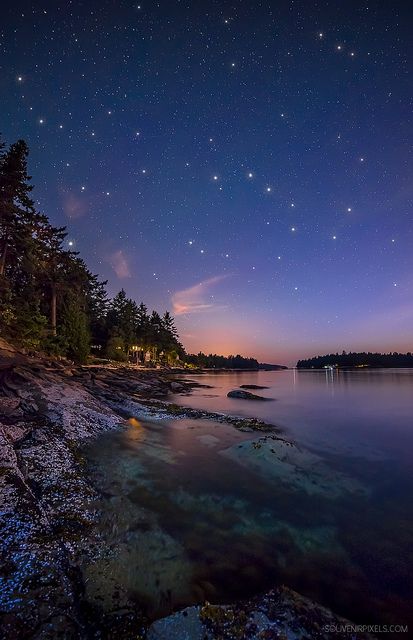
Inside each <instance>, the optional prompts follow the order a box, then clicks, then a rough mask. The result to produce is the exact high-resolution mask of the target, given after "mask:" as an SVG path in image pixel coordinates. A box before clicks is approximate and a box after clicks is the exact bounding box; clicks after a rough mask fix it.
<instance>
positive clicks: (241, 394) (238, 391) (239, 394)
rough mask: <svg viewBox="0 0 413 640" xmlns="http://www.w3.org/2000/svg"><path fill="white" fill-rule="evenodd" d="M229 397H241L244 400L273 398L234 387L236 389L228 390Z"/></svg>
mask: <svg viewBox="0 0 413 640" xmlns="http://www.w3.org/2000/svg"><path fill="white" fill-rule="evenodd" d="M227 397H228V398H241V399H242V400H271V398H263V396H257V395H256V394H255V393H250V392H249V391H243V390H242V389H234V391H228V393H227Z"/></svg>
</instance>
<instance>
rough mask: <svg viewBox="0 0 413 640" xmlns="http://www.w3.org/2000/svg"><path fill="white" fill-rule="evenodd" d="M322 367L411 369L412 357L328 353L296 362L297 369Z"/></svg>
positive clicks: (394, 353) (389, 354) (396, 353)
mask: <svg viewBox="0 0 413 640" xmlns="http://www.w3.org/2000/svg"><path fill="white" fill-rule="evenodd" d="M323 367H383V368H389V367H396V368H397V367H413V355H412V354H411V353H410V352H408V353H398V352H397V351H394V352H393V353H371V352H367V353H366V352H365V351H363V352H362V353H353V352H350V353H346V352H345V351H343V352H342V353H341V354H338V353H330V354H329V355H326V356H316V357H315V358H308V359H307V360H299V361H298V362H297V368H298V369H322V368H323Z"/></svg>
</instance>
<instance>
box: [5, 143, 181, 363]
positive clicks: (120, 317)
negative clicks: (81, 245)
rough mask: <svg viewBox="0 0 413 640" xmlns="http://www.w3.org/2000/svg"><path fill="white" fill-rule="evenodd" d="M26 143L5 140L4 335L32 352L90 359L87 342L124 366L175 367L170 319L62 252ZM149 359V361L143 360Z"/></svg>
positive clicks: (177, 353)
mask: <svg viewBox="0 0 413 640" xmlns="http://www.w3.org/2000/svg"><path fill="white" fill-rule="evenodd" d="M28 153H29V150H28V147H27V145H26V143H25V142H24V141H23V140H19V141H18V142H16V143H14V144H11V145H10V146H9V147H8V148H6V145H5V144H4V143H3V142H2V141H1V140H0V332H1V334H2V335H4V337H6V338H10V339H12V340H13V341H14V342H16V343H17V344H19V345H21V346H22V347H25V348H27V349H29V350H37V349H41V350H43V351H45V352H46V353H48V354H50V355H55V356H65V357H68V358H70V359H72V360H75V361H76V362H85V361H86V359H87V356H88V354H89V350H90V345H92V347H93V348H95V349H99V350H100V353H99V355H100V354H106V355H107V356H108V357H110V358H113V359H116V360H119V361H127V360H128V359H130V358H132V356H133V355H134V356H135V361H136V360H137V358H136V354H139V358H138V359H140V360H141V361H144V359H148V356H146V354H150V359H151V360H152V361H163V362H176V360H177V358H178V357H182V356H183V355H184V348H183V347H182V345H181V344H180V342H179V339H178V334H177V331H176V328H175V324H174V320H173V318H172V316H171V315H170V314H169V313H168V312H166V313H165V314H164V315H163V316H162V317H161V316H160V315H159V314H158V313H157V312H156V311H153V312H152V313H151V314H149V313H148V310H147V307H146V306H145V305H144V304H143V303H140V304H139V305H138V304H137V303H136V302H135V301H134V300H131V299H130V298H127V296H126V293H125V291H124V290H122V291H120V292H119V293H118V294H117V295H116V296H115V297H114V298H113V300H109V299H108V296H107V293H106V289H105V286H106V282H102V281H100V280H99V278H98V276H97V275H94V274H92V273H91V272H90V271H89V270H88V268H87V266H86V264H85V263H84V262H83V260H82V259H81V258H80V257H79V256H78V254H77V253H76V252H73V251H71V250H70V249H68V248H66V247H65V242H66V236H67V233H66V229H65V228H64V227H53V226H52V225H51V224H50V222H49V219H48V217H47V216H46V215H44V214H41V213H39V212H38V211H36V209H35V206H34V202H33V200H32V199H31V192H32V189H33V187H32V185H31V184H30V176H29V175H28V173H27V158H28ZM145 356H146V358H145Z"/></svg>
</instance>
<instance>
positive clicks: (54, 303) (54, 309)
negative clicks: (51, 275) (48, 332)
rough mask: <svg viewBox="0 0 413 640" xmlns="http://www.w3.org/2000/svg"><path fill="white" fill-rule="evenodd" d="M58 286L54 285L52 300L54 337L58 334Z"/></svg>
mask: <svg viewBox="0 0 413 640" xmlns="http://www.w3.org/2000/svg"><path fill="white" fill-rule="evenodd" d="M56 302H57V294H56V285H54V284H52V300H51V324H52V336H55V335H56V334H57V331H56Z"/></svg>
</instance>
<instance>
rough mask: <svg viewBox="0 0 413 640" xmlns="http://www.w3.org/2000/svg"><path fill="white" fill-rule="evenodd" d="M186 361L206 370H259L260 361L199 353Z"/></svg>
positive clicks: (238, 356)
mask: <svg viewBox="0 0 413 640" xmlns="http://www.w3.org/2000/svg"><path fill="white" fill-rule="evenodd" d="M185 361H186V362H187V363H188V364H190V365H192V366H196V367H201V368H206V369H257V370H258V368H259V364H258V361H257V360H255V358H244V357H243V356H240V355H236V356H218V355H217V354H212V353H210V354H209V355H208V356H207V355H206V354H205V353H202V352H200V353H198V354H197V355H194V354H190V355H187V356H186V357H185Z"/></svg>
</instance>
